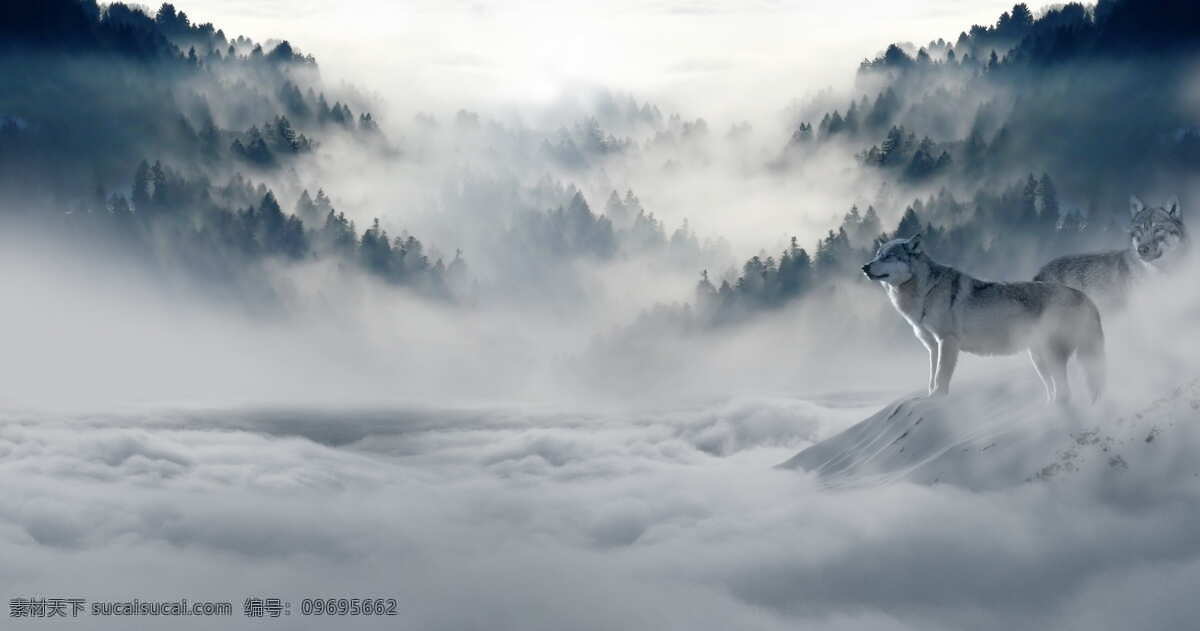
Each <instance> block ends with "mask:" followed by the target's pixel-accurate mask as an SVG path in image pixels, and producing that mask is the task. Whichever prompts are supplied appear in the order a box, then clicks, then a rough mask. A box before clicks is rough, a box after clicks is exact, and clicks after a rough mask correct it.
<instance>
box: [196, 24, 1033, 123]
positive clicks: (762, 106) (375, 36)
mask: <svg viewBox="0 0 1200 631" xmlns="http://www.w3.org/2000/svg"><path fill="white" fill-rule="evenodd" d="M1012 4H1013V2H1012V0H966V1H960V0H915V1H911V2H894V1H891V0H856V1H852V2H821V3H818V2H801V1H790V2H789V1H770V0H758V1H754V0H751V1H746V2H734V1H732V0H659V1H649V0H646V1H639V0H616V1H612V2H603V3H592V2H579V1H577V0H568V1H563V2H557V1H556V2H551V1H513V2H494V1H489V0H478V1H446V2H433V1H427V0H418V1H409V2H389V1H384V0H346V1H343V2H322V1H318V0H301V1H298V2H284V1H282V0H253V1H249V0H186V1H183V2H179V3H177V6H178V8H180V9H182V10H184V11H186V12H187V13H188V15H189V17H190V18H191V19H192V20H193V21H199V22H208V21H211V22H213V23H214V24H215V25H216V26H217V27H219V28H223V29H225V33H226V35H228V36H231V37H232V36H236V35H238V34H244V35H247V36H249V37H251V38H253V39H255V40H267V39H272V38H276V39H288V40H289V41H291V42H292V43H293V44H295V45H297V46H299V47H300V48H301V49H302V50H303V51H305V52H309V53H312V54H314V55H315V56H316V57H317V59H318V61H319V62H320V63H321V65H322V68H323V69H324V74H325V76H326V77H327V79H330V80H335V81H337V80H341V79H346V80H349V81H351V82H353V83H354V84H355V85H356V86H357V87H359V88H361V89H365V90H371V91H375V92H378V93H379V94H380V95H382V96H383V97H385V98H386V99H387V101H388V104H389V107H390V108H391V109H392V110H393V111H394V112H397V113H399V114H411V113H415V112H417V111H422V110H424V111H430V110H433V111H441V110H445V109H451V110H456V109H458V108H463V107H465V108H486V107H488V106H489V105H494V104H503V105H515V106H520V105H528V104H538V103H545V102H552V101H554V100H555V99H558V98H560V97H562V96H563V94H564V93H567V92H569V91H570V90H572V89H573V88H578V87H603V88H608V89H612V90H618V91H625V92H629V93H631V94H633V95H634V96H635V97H636V98H638V99H639V100H651V101H653V102H655V103H657V104H660V105H661V106H665V107H664V108H663V109H664V111H680V112H681V113H683V115H684V116H685V117H686V116H705V117H709V118H710V119H717V120H721V119H723V118H726V117H728V118H731V119H742V118H748V119H754V118H755V117H756V116H758V115H760V114H763V113H769V112H775V111H778V110H779V109H780V108H782V107H783V106H785V105H786V103H787V101H788V100H790V99H792V98H794V97H804V96H805V95H808V94H811V93H813V92H815V91H817V90H820V89H823V88H826V87H834V88H845V87H848V85H849V82H850V81H851V80H852V79H853V77H854V72H853V71H854V69H855V67H856V66H857V64H858V62H860V61H861V60H862V59H863V58H865V57H869V56H874V55H875V54H876V53H877V52H880V51H881V50H882V49H883V48H884V47H885V46H886V45H887V44H888V43H890V42H894V41H899V42H904V41H911V42H914V43H917V44H918V45H920V44H924V43H927V42H929V41H930V40H936V39H937V38H939V37H942V38H946V39H948V40H951V41H952V40H953V39H954V38H956V37H957V36H958V34H959V33H960V32H961V31H963V30H966V29H967V28H969V27H970V25H971V24H976V23H980V24H991V23H994V22H995V20H996V18H997V17H998V16H999V15H1000V13H1001V12H1003V11H1005V10H1007V9H1010V8H1011V7H1012ZM1033 8H1034V9H1035V10H1036V9H1037V8H1038V6H1037V5H1036V3H1035V5H1034V6H1033Z"/></svg>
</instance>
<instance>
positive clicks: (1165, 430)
mask: <svg viewBox="0 0 1200 631" xmlns="http://www.w3.org/2000/svg"><path fill="white" fill-rule="evenodd" d="M1013 381H1016V382H1019V383H1020V384H1021V385H1020V386H1003V387H1002V386H996V385H989V383H991V384H994V383H995V382H969V381H966V382H964V383H963V384H961V387H958V388H957V392H956V394H955V395H954V396H952V397H950V398H949V399H947V400H945V401H940V402H930V401H924V400H902V401H901V402H900V403H889V401H890V400H891V399H892V398H894V397H892V396H886V397H883V398H881V396H882V395H878V394H875V395H847V394H841V395H837V396H833V397H829V398H826V399H822V400H818V401H803V400H796V399H790V398H775V399H761V398H760V399H740V400H734V401H727V402H725V403H721V404H717V405H712V406H703V407H698V408H695V409H676V410H668V411H656V412H641V413H603V414H600V413H595V414H582V413H576V412H565V411H555V410H544V409H532V410H531V409H474V410H455V411H444V410H434V409H379V410H359V411H353V412H346V411H336V410H312V409H305V410H286V409H242V410H154V411H127V412H124V413H119V414H110V415H101V416H88V415H74V416H70V417H67V416H63V415H55V416H43V415H38V414H33V413H28V412H20V411H9V412H7V413H6V414H5V415H4V418H3V421H0V480H3V488H4V498H5V501H4V502H3V503H2V504H0V559H3V563H2V564H0V593H4V594H6V597H8V598H11V597H14V596H16V595H20V594H35V595H36V594H41V595H62V596H80V597H86V598H88V599H90V600H96V599H102V598H104V599H131V598H134V597H138V598H141V599H150V598H160V599H174V598H180V597H187V598H190V599H192V600H199V599H212V600H232V601H234V602H235V603H237V605H236V607H235V616H234V618H233V620H232V623H229V624H227V623H225V622H222V623H221V628H228V627H230V626H234V627H236V626H242V625H251V624H257V625H260V626H261V625H268V626H269V625H270V623H269V622H262V621H248V620H247V619H245V618H243V617H241V613H240V611H241V607H240V604H241V601H242V599H243V598H245V597H246V596H250V595H260V596H279V597H282V598H284V599H288V600H292V601H294V602H298V601H299V599H300V598H303V597H306V596H355V595H359V596H385V597H395V598H397V599H398V600H399V602H400V612H401V615H400V616H399V617H398V618H396V619H391V620H389V621H388V625H387V626H388V628H404V629H410V628H411V629H456V630H457V629H485V628H486V629H489V630H494V629H523V630H529V629H547V630H549V629H555V630H558V629H566V628H570V629H649V628H654V629H664V628H665V629H708V628H712V629H731V628H737V629H798V628H800V629H804V628H814V629H922V630H927V629H961V628H973V629H1011V628H1060V629H1084V628H1141V629H1177V628H1187V627H1188V626H1189V625H1191V624H1192V623H1193V622H1194V620H1195V619H1196V617H1197V615H1200V602H1198V601H1197V599H1196V598H1195V597H1194V593H1195V588H1196V587H1197V586H1200V531H1198V530H1197V529H1196V528H1195V527H1194V524H1196V523H1198V520H1200V464H1197V462H1196V459H1195V458H1194V456H1193V454H1194V453H1195V449H1196V448H1197V447H1198V446H1200V432H1197V431H1196V429H1195V425H1196V421H1197V420H1198V419H1197V416H1198V415H1200V412H1197V408H1198V407H1200V386H1198V385H1197V384H1196V383H1195V382H1192V383H1189V384H1187V385H1185V386H1183V387H1181V388H1179V389H1178V390H1169V389H1168V391H1166V392H1164V393H1163V395H1164V396H1163V398H1162V400H1161V401H1158V402H1156V403H1153V404H1152V405H1149V406H1146V407H1144V408H1142V409H1134V410H1123V409H1119V408H1120V407H1121V406H1115V405H1114V406H1106V407H1100V408H1095V409H1091V410H1088V411H1085V412H1076V413H1069V414H1068V413H1064V412H1063V411H1061V410H1058V409H1055V408H1047V407H1046V406H1044V405H1042V404H1041V403H1040V402H1039V401H1037V400H1036V397H1033V396H1027V395H1028V394H1029V393H1027V392H1025V391H1024V388H1025V384H1026V383H1030V384H1032V385H1034V386H1036V384H1035V383H1032V381H1031V380H1029V379H1024V380H1021V379H1015V380H1013ZM1013 389H1015V391H1012V390H1013ZM876 412H878V414H876ZM864 418H867V420H866V421H865V422H863V423H862V424H860V425H857V426H855V423H857V422H858V421H859V420H861V419H864ZM852 426H853V427H852ZM848 428H849V430H848ZM845 430H848V431H845ZM843 431H845V433H842V432H843ZM828 438H831V440H828V441H826V442H823V443H821V444H820V445H818V446H817V447H814V448H813V449H810V450H809V451H804V452H803V453H802V454H801V455H800V456H798V457H797V458H796V460H793V461H792V464H796V465H804V466H800V467H798V468H796V469H785V468H779V467H776V466H775V465H777V464H779V463H780V462H784V461H787V460H789V459H791V458H792V457H793V456H794V455H795V454H797V453H798V452H802V451H803V450H804V449H805V448H807V447H810V446H811V445H813V444H814V443H817V442H818V441H821V440H824V439H828ZM805 467H807V468H809V469H812V471H811V472H806V471H804V468H805ZM294 613H295V612H294ZM10 622H13V624H12V625H11V626H13V627H14V628H35V627H36V628H44V627H46V626H52V625H48V623H47V622H46V621H45V620H35V621H26V622H23V623H21V622H17V621H10ZM212 623H213V621H212V620H211V619H210V620H203V619H195V618H192V619H171V620H163V619H156V618H135V619H109V620H100V619H97V618H87V619H79V620H74V621H67V622H66V623H63V624H62V625H61V626H70V627H72V628H81V629H82V628H97V627H99V628H121V629H129V628H180V627H182V628H213V625H212ZM275 626H277V627H278V628H285V626H284V624H283V623H281V624H279V625H275ZM329 626H330V623H329V621H328V620H324V619H319V618H303V617H300V616H296V615H293V616H292V617H291V618H289V620H288V621H287V622H286V628H329ZM337 626H338V627H339V628H341V627H343V626H344V627H345V628H359V627H371V626H381V625H379V621H378V620H353V621H346V620H339V621H338V622H337Z"/></svg>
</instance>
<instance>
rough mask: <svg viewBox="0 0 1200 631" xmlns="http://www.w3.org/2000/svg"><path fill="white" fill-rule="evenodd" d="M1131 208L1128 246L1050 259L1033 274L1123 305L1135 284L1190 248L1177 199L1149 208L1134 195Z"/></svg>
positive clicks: (1111, 305)
mask: <svg viewBox="0 0 1200 631" xmlns="http://www.w3.org/2000/svg"><path fill="white" fill-rule="evenodd" d="M1129 210H1130V214H1131V215H1132V221H1131V225H1130V231H1129V247H1128V248H1125V249H1123V250H1114V251H1112V252H1095V253H1091V254H1077V255H1073V256H1063V257H1060V258H1057V259H1054V260H1053V261H1050V262H1049V263H1047V264H1046V265H1045V266H1044V267H1042V269H1041V270H1039V271H1038V273H1037V275H1036V276H1034V277H1033V279H1034V280H1037V281H1045V282H1054V283H1062V284H1064V285H1066V286H1068V287H1074V288H1075V289H1078V290H1080V291H1082V292H1084V293H1085V294H1087V295H1088V296H1090V297H1091V298H1092V299H1094V300H1095V301H1096V303H1097V304H1099V305H1100V306H1101V307H1103V308H1105V309H1106V310H1117V309H1120V308H1122V307H1124V306H1125V305H1126V304H1127V303H1128V301H1129V292H1130V290H1132V289H1133V287H1134V286H1136V285H1137V284H1138V283H1139V282H1141V280H1142V279H1144V278H1145V277H1147V276H1149V275H1153V274H1157V273H1161V272H1163V271H1166V270H1168V269H1170V268H1171V267H1172V266H1174V265H1175V263H1176V262H1177V261H1178V260H1179V259H1180V258H1181V257H1182V255H1183V254H1184V253H1185V252H1186V251H1187V249H1188V237H1187V232H1186V230H1185V229H1184V225H1183V221H1182V220H1181V219H1180V210H1179V201H1178V200H1177V199H1172V200H1171V201H1169V202H1167V204H1166V205H1164V206H1154V207H1148V206H1145V205H1144V204H1142V202H1141V200H1139V199H1138V198H1136V197H1131V198H1130V199H1129Z"/></svg>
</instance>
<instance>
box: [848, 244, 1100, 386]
mask: <svg viewBox="0 0 1200 631" xmlns="http://www.w3.org/2000/svg"><path fill="white" fill-rule="evenodd" d="M862 271H863V273H864V274H866V276H867V278H870V279H871V280H874V281H878V282H879V283H880V284H882V285H883V286H884V288H885V289H886V290H887V294H888V297H889V298H890V299H891V301H892V305H893V306H895V308H896V310H897V311H899V312H900V315H902V316H903V317H904V319H905V320H907V321H908V323H909V324H910V325H912V328H913V333H915V334H916V336H917V339H919V340H920V341H921V343H922V344H923V345H924V346H925V348H926V349H928V351H929V394H930V396H937V395H944V394H947V393H948V392H949V391H950V379H951V377H953V375H954V369H955V366H956V365H957V363H958V354H959V352H960V351H966V352H968V353H973V354H978V355H1011V354H1015V353H1019V352H1022V351H1028V352H1029V356H1030V359H1032V360H1033V365H1034V369H1035V370H1036V371H1037V373H1038V376H1039V377H1040V378H1041V380H1042V384H1043V385H1044V386H1045V389H1046V397H1047V399H1049V400H1051V401H1056V402H1065V401H1067V400H1068V399H1069V398H1070V393H1071V389H1070V383H1069V382H1068V379H1067V363H1068V361H1069V360H1070V358H1071V356H1072V355H1077V356H1078V357H1079V360H1080V363H1081V364H1082V365H1083V368H1084V373H1085V375H1086V378H1087V382H1088V389H1089V390H1090V391H1091V395H1092V401H1095V400H1096V399H1098V398H1099V397H1100V395H1101V393H1102V392H1103V391H1104V387H1105V380H1106V373H1105V370H1106V369H1105V357H1104V330H1103V326H1102V325H1101V323H1100V312H1099V310H1098V309H1097V308H1096V305H1095V304H1094V303H1092V301H1091V299H1090V298H1088V297H1087V296H1086V295H1085V294H1084V293H1083V292H1081V291H1079V290H1077V289H1072V288H1070V287H1067V286H1065V285H1060V284H1058V283H1044V282H1036V281H1028V282H1011V283H1008V282H992V281H985V280H980V279H978V278H974V277H972V276H970V275H968V274H966V273H964V272H961V271H959V270H956V269H954V268H952V267H949V266H946V265H941V264H940V263H937V262H936V261H934V260H933V259H931V258H929V256H928V255H927V254H926V253H925V251H924V249H923V248H922V246H921V236H920V235H917V236H915V237H912V238H911V239H893V240H891V241H889V242H887V243H885V244H883V245H882V246H881V247H880V248H879V252H878V253H877V254H876V256H875V258H874V259H872V260H871V261H870V262H868V263H867V264H866V265H863V267H862Z"/></svg>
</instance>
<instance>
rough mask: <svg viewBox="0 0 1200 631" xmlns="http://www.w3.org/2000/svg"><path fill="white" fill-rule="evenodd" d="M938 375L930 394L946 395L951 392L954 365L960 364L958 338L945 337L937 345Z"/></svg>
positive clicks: (935, 395)
mask: <svg viewBox="0 0 1200 631" xmlns="http://www.w3.org/2000/svg"><path fill="white" fill-rule="evenodd" d="M937 351H938V352H937V355H938V357H937V360H938V361H937V377H935V378H934V381H935V384H934V388H933V392H931V393H929V395H930V396H934V397H937V396H945V395H947V394H950V378H951V377H953V376H954V367H955V366H956V365H957V364H958V339H957V338H953V337H944V338H942V339H940V340H938V346H937Z"/></svg>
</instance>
